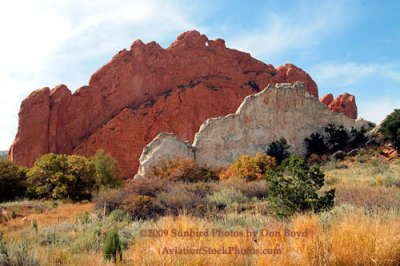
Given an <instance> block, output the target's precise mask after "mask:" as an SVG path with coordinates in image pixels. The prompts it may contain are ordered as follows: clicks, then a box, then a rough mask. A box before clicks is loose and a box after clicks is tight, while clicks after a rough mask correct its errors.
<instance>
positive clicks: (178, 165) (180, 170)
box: [149, 158, 218, 182]
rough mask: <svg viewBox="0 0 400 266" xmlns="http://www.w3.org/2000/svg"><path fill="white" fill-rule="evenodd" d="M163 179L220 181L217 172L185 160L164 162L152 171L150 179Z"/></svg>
mask: <svg viewBox="0 0 400 266" xmlns="http://www.w3.org/2000/svg"><path fill="white" fill-rule="evenodd" d="M154 177H155V178H161V179H165V180H169V181H183V182H200V181H201V182H207V181H213V180H218V175H217V173H216V171H214V170H213V169H211V168H210V167H208V166H206V165H198V164H197V163H196V162H195V161H193V160H190V159H184V158H177V159H170V160H163V161H161V162H160V163H159V164H158V165H155V166H153V167H152V168H151V170H150V175H149V178H154Z"/></svg>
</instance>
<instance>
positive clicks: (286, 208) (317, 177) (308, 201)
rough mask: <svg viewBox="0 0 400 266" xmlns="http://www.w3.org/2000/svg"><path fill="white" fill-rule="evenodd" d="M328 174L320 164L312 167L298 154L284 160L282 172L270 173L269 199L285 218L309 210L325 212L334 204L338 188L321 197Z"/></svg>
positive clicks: (268, 184)
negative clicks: (322, 169)
mask: <svg viewBox="0 0 400 266" xmlns="http://www.w3.org/2000/svg"><path fill="white" fill-rule="evenodd" d="M324 177H325V175H324V173H323V172H322V171H321V169H320V167H319V166H317V165H312V166H309V165H308V163H307V161H306V160H305V159H303V158H301V157H298V156H290V157H289V158H287V159H285V160H284V161H283V162H282V170H281V171H275V172H273V171H270V172H269V173H268V175H267V178H266V181H267V191H268V200H269V201H270V202H271V204H272V206H273V208H274V211H275V212H276V213H277V214H278V215H279V216H283V217H287V216H290V215H293V214H295V213H304V212H307V211H313V212H321V211H326V210H329V209H331V208H332V207H333V203H334V198H335V190H334V189H331V190H329V191H327V192H325V195H324V196H319V195H318V191H319V190H320V189H321V188H322V187H323V186H324V181H325V179H324Z"/></svg>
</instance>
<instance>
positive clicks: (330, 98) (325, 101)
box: [319, 93, 333, 106]
mask: <svg viewBox="0 0 400 266" xmlns="http://www.w3.org/2000/svg"><path fill="white" fill-rule="evenodd" d="M319 101H320V102H321V103H323V104H325V105H326V106H329V105H330V104H331V102H333V94H332V93H328V94H325V95H324V96H322V97H321V99H319Z"/></svg>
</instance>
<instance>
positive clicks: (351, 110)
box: [320, 92, 357, 119]
mask: <svg viewBox="0 0 400 266" xmlns="http://www.w3.org/2000/svg"><path fill="white" fill-rule="evenodd" d="M320 101H321V102H322V103H324V104H325V105H326V106H328V108H329V109H331V110H332V111H333V112H336V113H341V114H344V115H346V116H348V117H350V118H353V119H356V118H357V104H356V98H355V97H354V96H353V95H351V94H349V93H347V92H346V93H344V94H341V95H339V96H338V97H337V98H336V99H334V98H333V95H332V94H331V93H328V94H326V95H324V96H322V97H321V99H320Z"/></svg>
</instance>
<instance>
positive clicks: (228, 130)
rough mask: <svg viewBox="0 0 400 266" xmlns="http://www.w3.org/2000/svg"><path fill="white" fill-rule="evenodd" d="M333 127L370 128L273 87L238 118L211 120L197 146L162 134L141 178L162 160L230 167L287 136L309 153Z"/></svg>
mask: <svg viewBox="0 0 400 266" xmlns="http://www.w3.org/2000/svg"><path fill="white" fill-rule="evenodd" d="M327 123H334V124H337V125H343V126H344V127H346V128H347V129H351V128H352V127H354V128H360V127H361V126H368V123H367V122H366V121H364V120H361V119H360V120H354V119H350V118H348V117H346V116H345V115H343V114H339V113H334V112H332V111H331V110H329V109H328V108H327V107H326V105H325V104H323V103H321V102H320V101H319V100H318V99H317V98H315V97H314V96H312V95H310V94H308V93H307V92H306V91H305V90H304V84H303V83H300V82H296V83H295V84H291V83H281V84H276V85H269V86H268V87H267V88H265V89H264V90H263V91H261V92H259V93H257V94H254V95H250V96H247V97H246V98H245V99H244V101H243V102H242V104H241V105H240V107H239V108H238V110H237V111H236V113H235V114H230V115H227V116H225V117H218V118H211V119H208V120H207V121H206V122H204V123H203V125H202V126H201V127H200V130H199V132H197V134H196V136H195V140H194V143H193V145H190V143H188V142H183V141H181V140H179V139H178V138H177V137H176V135H175V134H170V133H161V134H159V135H158V136H157V137H156V138H155V139H154V140H153V141H152V142H151V143H149V144H148V145H147V146H146V147H145V148H144V149H143V153H142V155H141V156H140V167H139V171H138V173H137V175H136V176H135V178H137V177H144V176H146V174H147V173H148V171H149V170H150V169H151V167H152V166H153V165H155V164H156V163H157V162H158V161H160V160H162V159H170V158H177V157H179V158H190V159H193V160H195V161H196V162H198V163H200V164H208V165H211V166H216V165H227V164H230V163H232V162H233V161H234V160H235V159H236V158H237V157H239V156H240V155H242V154H248V155H255V154H256V153H257V152H265V151H266V150H267V148H268V144H270V143H271V142H273V141H275V140H277V139H279V138H281V137H284V138H285V139H286V140H287V141H288V143H289V144H290V145H291V147H292V152H293V153H295V154H300V155H302V154H304V153H305V143H304V139H305V138H306V137H308V136H309V135H310V134H311V133H314V132H319V133H320V134H323V133H324V129H323V128H324V126H325V125H326V124H327Z"/></svg>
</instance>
